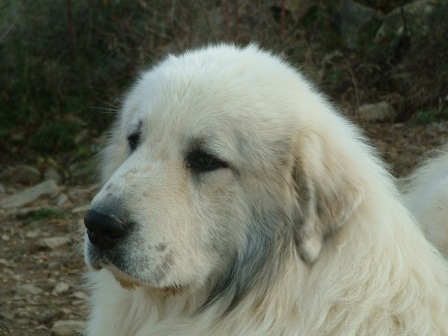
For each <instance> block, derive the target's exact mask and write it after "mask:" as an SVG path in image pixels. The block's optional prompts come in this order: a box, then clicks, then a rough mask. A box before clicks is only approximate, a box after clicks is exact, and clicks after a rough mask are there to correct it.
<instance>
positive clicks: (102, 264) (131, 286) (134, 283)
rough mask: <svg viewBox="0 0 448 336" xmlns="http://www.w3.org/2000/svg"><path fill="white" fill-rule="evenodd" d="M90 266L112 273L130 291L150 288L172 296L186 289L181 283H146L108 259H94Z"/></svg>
mask: <svg viewBox="0 0 448 336" xmlns="http://www.w3.org/2000/svg"><path fill="white" fill-rule="evenodd" d="M90 266H91V267H92V268H93V269H94V270H95V271H100V270H102V269H105V270H107V271H108V272H110V273H111V274H112V276H113V277H114V278H115V280H116V281H117V282H118V284H119V285H120V286H121V288H123V289H125V290H128V291H132V290H135V289H137V288H138V287H143V288H148V289H151V290H155V291H157V292H159V293H161V294H162V295H163V296H165V297H172V296H177V295H182V294H183V293H184V291H185V290H186V287H185V286H182V285H173V286H166V287H154V286H151V285H148V284H146V283H144V282H142V281H140V280H138V279H135V278H133V277H131V276H130V275H128V274H127V273H125V272H123V271H122V270H120V269H119V268H118V267H116V266H114V265H113V264H112V263H111V262H109V261H108V260H105V259H103V260H95V261H94V262H92V263H90Z"/></svg>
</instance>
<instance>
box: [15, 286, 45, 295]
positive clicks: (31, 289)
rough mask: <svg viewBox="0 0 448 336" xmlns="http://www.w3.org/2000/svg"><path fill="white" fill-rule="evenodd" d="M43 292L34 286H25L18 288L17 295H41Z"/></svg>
mask: <svg viewBox="0 0 448 336" xmlns="http://www.w3.org/2000/svg"><path fill="white" fill-rule="evenodd" d="M42 293H43V290H42V289H40V288H39V287H37V286H36V285H34V284H25V285H20V286H19V287H17V294H19V295H29V294H32V295H39V294H42Z"/></svg>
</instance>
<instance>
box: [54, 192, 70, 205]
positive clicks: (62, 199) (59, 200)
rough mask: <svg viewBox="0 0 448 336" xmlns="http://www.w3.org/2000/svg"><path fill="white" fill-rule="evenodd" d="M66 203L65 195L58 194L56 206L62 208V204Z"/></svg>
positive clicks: (66, 197)
mask: <svg viewBox="0 0 448 336" xmlns="http://www.w3.org/2000/svg"><path fill="white" fill-rule="evenodd" d="M67 201H68V196H67V194H60V195H59V196H58V198H57V200H56V206H57V207H62V206H63V205H64V204H66V203H67Z"/></svg>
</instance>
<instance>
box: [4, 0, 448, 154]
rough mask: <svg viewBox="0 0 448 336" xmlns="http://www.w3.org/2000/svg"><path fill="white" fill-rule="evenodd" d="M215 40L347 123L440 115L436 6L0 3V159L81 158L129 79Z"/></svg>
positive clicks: (292, 1)
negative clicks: (311, 85) (304, 83)
mask: <svg viewBox="0 0 448 336" xmlns="http://www.w3.org/2000/svg"><path fill="white" fill-rule="evenodd" d="M220 41H231V42H236V43H238V44H242V45H244V44H247V43H249V42H251V41H256V42H257V43H259V44H260V45H261V46H263V47H265V48H268V49H271V50H273V51H275V52H277V53H281V54H283V55H285V56H286V58H287V59H289V60H290V61H292V62H293V63H295V64H296V65H297V66H299V67H301V68H302V70H303V71H304V72H305V73H306V74H307V75H308V77H310V78H311V79H312V80H314V81H315V82H317V83H318V86H319V87H320V89H322V90H323V91H324V92H325V93H326V94H328V95H329V96H330V97H331V98H332V99H333V101H335V102H336V103H337V104H338V105H339V106H340V107H341V109H342V110H343V111H344V112H345V113H347V114H349V115H351V116H353V119H354V120H358V121H372V120H371V119H374V120H377V119H378V118H379V119H381V120H379V121H388V122H406V121H410V120H412V121H415V122H422V123H428V122H433V121H436V120H438V119H443V118H447V117H448V101H447V100H448V0H417V1H413V2H412V1H404V0H390V1H389V0H356V1H352V0H334V1H317V0H278V1H274V0H252V1H251V0H220V1H219V0H217V1H212V0H170V1H161V0H148V1H144V0H135V1H124V0H96V1H88V0H76V1H74V0H65V1H63V0H45V1H33V0H2V1H1V2H0V120H1V122H0V151H1V157H0V160H1V161H2V162H6V161H8V160H10V159H11V158H14V159H16V158H17V155H19V154H20V157H21V160H35V159H36V156H42V157H43V158H45V156H48V155H51V156H54V155H59V154H62V157H61V158H60V159H61V160H69V161H70V160H76V159H79V158H82V157H84V156H88V155H90V154H91V152H92V151H95V149H94V148H91V145H92V139H93V140H94V139H95V138H98V137H100V136H101V135H102V134H103V132H104V130H105V129H106V127H107V126H108V125H109V124H110V122H111V120H112V119H113V112H114V111H115V110H117V108H119V106H120V98H121V97H122V93H123V92H124V91H125V90H126V88H127V87H128V86H129V85H130V83H131V82H132V79H133V78H135V76H136V74H138V72H139V71H141V70H143V69H146V68H148V67H150V66H151V64H153V62H155V61H156V60H158V59H160V58H161V57H163V55H165V54H166V53H168V52H178V51H182V50H185V49H186V48H191V47H195V46H200V45H203V44H205V43H209V42H220ZM381 102H382V103H383V106H382V107H383V109H384V111H383V112H381V111H380V112H377V111H374V112H371V111H368V112H366V113H367V114H369V113H373V114H375V113H380V114H381V113H385V114H386V115H385V116H375V115H371V116H368V115H364V116H362V115H363V114H365V113H364V112H363V111H364V110H363V109H361V111H360V108H362V107H363V105H365V104H377V103H381ZM386 105H387V106H386ZM380 107H381V106H380ZM391 111H393V112H391ZM389 112H390V113H389ZM388 113H389V114H388ZM360 114H361V115H360ZM380 117H381V118H380ZM24 153H27V155H26V157H27V158H24V157H23V156H24ZM68 153H70V155H67V154H68ZM64 156H67V157H64ZM41 159H42V158H41Z"/></svg>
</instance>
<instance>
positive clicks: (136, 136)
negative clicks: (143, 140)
mask: <svg viewBox="0 0 448 336" xmlns="http://www.w3.org/2000/svg"><path fill="white" fill-rule="evenodd" d="M127 140H128V144H129V148H131V152H133V151H134V150H135V149H136V148H137V146H138V144H139V143H140V132H134V133H132V134H131V135H129V136H128V138H127Z"/></svg>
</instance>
